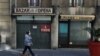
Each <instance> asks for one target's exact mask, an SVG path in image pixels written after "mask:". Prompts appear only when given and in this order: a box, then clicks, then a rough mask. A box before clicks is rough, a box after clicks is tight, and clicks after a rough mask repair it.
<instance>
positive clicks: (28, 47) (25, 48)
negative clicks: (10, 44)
mask: <svg viewBox="0 0 100 56" xmlns="http://www.w3.org/2000/svg"><path fill="white" fill-rule="evenodd" d="M27 49H28V50H29V52H30V53H31V55H32V56H35V55H34V53H33V52H32V50H31V47H30V46H25V47H24V51H23V54H25V52H26V51H27Z"/></svg>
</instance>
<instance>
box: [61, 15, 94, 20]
mask: <svg viewBox="0 0 100 56" xmlns="http://www.w3.org/2000/svg"><path fill="white" fill-rule="evenodd" d="M94 18H95V16H94V15H61V19H62V20H64V19H71V20H94Z"/></svg>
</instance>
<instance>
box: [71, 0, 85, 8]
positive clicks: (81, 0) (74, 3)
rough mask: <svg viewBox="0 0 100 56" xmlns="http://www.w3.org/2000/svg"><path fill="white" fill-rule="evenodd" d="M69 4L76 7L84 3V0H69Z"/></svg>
mask: <svg viewBox="0 0 100 56" xmlns="http://www.w3.org/2000/svg"><path fill="white" fill-rule="evenodd" d="M69 5H70V6H71V7H78V6H83V5H84V0H69Z"/></svg>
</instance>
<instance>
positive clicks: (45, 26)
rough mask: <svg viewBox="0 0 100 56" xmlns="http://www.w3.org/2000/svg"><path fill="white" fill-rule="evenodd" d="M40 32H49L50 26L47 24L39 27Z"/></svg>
mask: <svg viewBox="0 0 100 56" xmlns="http://www.w3.org/2000/svg"><path fill="white" fill-rule="evenodd" d="M41 32H50V25H48V24H43V25H41Z"/></svg>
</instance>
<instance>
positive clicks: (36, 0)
mask: <svg viewBox="0 0 100 56" xmlns="http://www.w3.org/2000/svg"><path fill="white" fill-rule="evenodd" d="M28 3H29V6H30V7H36V6H40V3H41V1H40V0H28Z"/></svg>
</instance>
